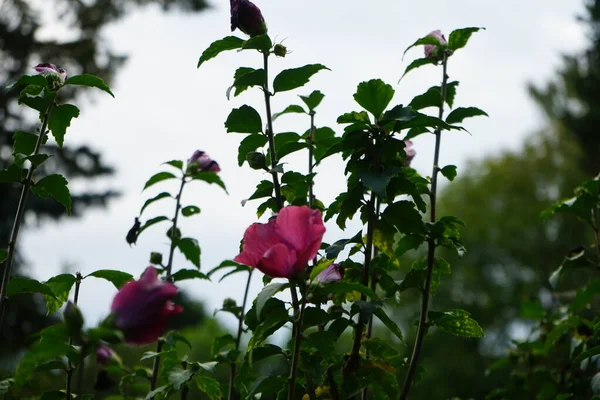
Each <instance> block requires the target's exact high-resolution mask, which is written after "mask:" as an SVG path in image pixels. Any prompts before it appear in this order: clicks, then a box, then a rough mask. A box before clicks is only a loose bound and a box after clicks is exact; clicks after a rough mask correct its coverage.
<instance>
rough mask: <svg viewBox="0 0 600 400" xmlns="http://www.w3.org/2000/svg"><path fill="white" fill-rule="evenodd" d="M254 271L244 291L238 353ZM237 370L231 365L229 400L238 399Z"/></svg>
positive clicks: (236, 339)
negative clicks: (236, 387) (235, 384)
mask: <svg viewBox="0 0 600 400" xmlns="http://www.w3.org/2000/svg"><path fill="white" fill-rule="evenodd" d="M253 271H254V270H253V269H251V270H250V272H249V273H248V281H247V282H246V290H245V291H244V300H243V301H242V310H241V311H240V318H239V322H238V331H237V336H236V338H235V350H236V351H238V350H239V349H240V342H241V340H242V333H243V332H244V315H245V312H246V303H247V302H248V293H249V292H250V282H252V272H253ZM235 370H236V363H235V362H232V363H231V375H230V376H229V396H228V399H229V400H235V399H237V393H236V391H235V386H234V383H235Z"/></svg>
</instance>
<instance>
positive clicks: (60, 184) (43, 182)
mask: <svg viewBox="0 0 600 400" xmlns="http://www.w3.org/2000/svg"><path fill="white" fill-rule="evenodd" d="M67 183H68V182H67V180H66V179H65V177H64V176H62V175H59V174H52V175H48V176H45V177H43V178H42V179H40V180H39V181H37V182H36V183H35V184H34V185H33V187H32V188H31V191H32V192H33V193H35V194H36V195H38V196H39V197H41V198H43V199H45V198H47V197H48V196H52V197H53V198H54V199H55V200H56V201H58V202H59V203H60V204H62V205H63V206H64V207H65V209H66V210H67V213H68V214H71V203H72V200H71V194H70V192H69V188H68V187H67Z"/></svg>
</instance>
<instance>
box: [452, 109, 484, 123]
mask: <svg viewBox="0 0 600 400" xmlns="http://www.w3.org/2000/svg"><path fill="white" fill-rule="evenodd" d="M480 115H483V116H486V117H488V116H489V115H488V114H487V113H486V112H485V111H483V110H481V109H479V108H477V107H459V108H457V109H456V110H453V111H452V112H451V113H450V114H449V115H448V116H447V117H446V122H447V123H449V124H457V123H461V122H463V120H464V119H465V118H470V117H477V116H480Z"/></svg>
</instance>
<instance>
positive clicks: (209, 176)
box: [192, 171, 227, 193]
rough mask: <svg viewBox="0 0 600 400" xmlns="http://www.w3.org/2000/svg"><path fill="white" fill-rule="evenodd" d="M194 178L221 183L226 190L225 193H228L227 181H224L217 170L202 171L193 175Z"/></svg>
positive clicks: (211, 182)
mask: <svg viewBox="0 0 600 400" xmlns="http://www.w3.org/2000/svg"><path fill="white" fill-rule="evenodd" d="M192 179H193V180H195V181H203V182H206V183H210V184H213V183H214V184H216V185H219V186H220V187H221V188H222V189H223V190H224V191H225V193H227V188H226V187H225V183H223V180H222V179H221V177H220V176H219V175H218V174H217V173H216V172H208V171H206V172H204V171H200V172H197V173H196V174H194V175H192Z"/></svg>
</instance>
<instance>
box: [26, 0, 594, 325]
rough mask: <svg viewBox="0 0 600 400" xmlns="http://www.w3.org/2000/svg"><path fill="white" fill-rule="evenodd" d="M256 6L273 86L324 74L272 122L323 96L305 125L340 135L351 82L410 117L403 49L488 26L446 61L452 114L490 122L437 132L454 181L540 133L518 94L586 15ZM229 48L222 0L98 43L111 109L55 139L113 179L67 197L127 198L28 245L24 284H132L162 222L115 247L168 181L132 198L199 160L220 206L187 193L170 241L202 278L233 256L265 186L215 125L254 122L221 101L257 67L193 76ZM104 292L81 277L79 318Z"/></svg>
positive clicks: (575, 4)
mask: <svg viewBox="0 0 600 400" xmlns="http://www.w3.org/2000/svg"><path fill="white" fill-rule="evenodd" d="M257 5H258V6H259V7H260V8H261V9H262V12H263V15H264V16H265V19H266V20H267V23H268V27H269V33H270V35H271V37H272V38H274V39H275V40H276V41H281V40H284V44H285V45H286V46H288V48H289V50H291V51H292V53H291V54H289V55H288V56H287V57H286V58H285V59H273V61H272V64H271V68H272V70H273V72H274V73H276V72H278V71H280V70H282V69H285V68H292V67H298V66H301V65H304V64H307V63H322V64H325V65H326V66H328V67H329V68H330V69H331V71H323V72H320V73H319V74H318V75H316V76H315V77H314V78H313V79H312V80H311V82H310V84H309V85H307V86H306V87H305V88H303V89H300V90H298V91H294V92H288V93H283V94H278V95H277V96H276V97H275V98H274V106H273V108H274V111H279V110H281V109H283V108H284V107H285V106H286V105H288V104H290V103H292V102H297V101H296V99H297V97H296V96H297V95H298V94H308V93H310V91H312V90H313V89H319V90H321V91H322V92H323V93H324V94H325V95H326V97H325V100H324V101H323V103H322V104H321V106H320V107H319V109H318V113H317V120H316V122H317V124H318V125H319V126H331V127H332V128H334V129H335V130H336V131H338V132H340V130H341V129H340V127H338V126H336V125H335V120H336V118H337V116H338V115H340V114H342V113H344V112H347V111H352V110H358V106H357V105H356V104H354V102H353V99H352V94H353V93H354V91H355V89H356V85H357V84H358V83H359V82H361V81H364V80H368V79H371V78H382V79H383V80H384V81H386V82H388V83H390V84H392V85H393V86H394V88H395V89H396V97H395V98H394V100H393V103H394V104H398V103H404V104H406V103H408V102H409V101H410V100H411V99H412V97H413V96H415V95H417V94H420V93H422V92H424V91H426V90H427V89H428V88H429V87H430V86H433V85H436V84H439V81H440V78H441V70H440V69H439V68H435V67H432V66H428V67H425V68H423V69H422V70H418V71H415V72H412V73H411V74H409V75H408V76H407V77H406V78H405V79H404V80H403V81H402V82H401V83H400V84H397V83H396V82H397V81H398V78H399V77H400V76H401V74H402V71H403V70H404V68H405V67H406V65H407V64H408V63H409V62H410V61H411V60H413V59H415V58H420V57H421V56H422V53H421V52H422V49H421V48H417V49H413V50H411V51H410V52H409V53H408V54H407V55H406V57H405V59H404V60H402V53H403V51H404V49H405V48H406V47H407V46H409V45H410V44H411V43H412V42H414V40H415V39H417V38H419V37H421V36H424V35H426V34H427V33H429V32H430V31H432V30H434V29H441V30H442V31H444V32H446V33H449V32H450V31H451V30H452V29H455V28H461V27H468V26H482V27H486V28H487V30H486V31H482V32H481V33H477V34H475V35H474V36H473V38H472V39H471V42H470V43H469V45H468V47H467V48H466V49H463V50H460V51H459V52H457V53H456V54H455V55H454V56H453V57H452V58H451V59H450V63H449V70H448V72H449V75H450V79H452V80H459V81H460V82H461V83H460V86H459V89H458V96H457V98H456V101H455V105H456V106H478V107H480V108H482V109H484V110H486V111H487V112H488V113H489V114H490V118H478V119H472V120H467V121H466V122H465V127H466V128H467V129H468V130H469V131H470V132H471V134H472V136H471V135H469V134H467V133H455V132H452V133H445V134H444V138H443V141H442V153H441V160H442V162H441V165H446V164H455V165H457V166H458V172H459V175H460V173H461V169H462V168H463V167H465V166H466V165H467V164H466V162H467V160H470V159H480V158H484V157H488V156H491V155H493V154H497V153H498V152H500V151H502V150H505V149H517V148H518V147H519V146H520V144H521V143H522V141H523V139H524V138H525V137H526V136H527V135H528V134H530V133H531V132H532V131H534V130H536V129H539V128H541V127H543V125H544V120H543V117H542V115H541V113H540V112H539V111H538V109H537V108H536V106H535V105H534V104H533V103H532V101H531V100H530V99H529V97H528V95H527V93H526V89H525V85H526V84H527V83H528V82H536V83H543V82H545V81H546V80H547V79H549V78H550V77H552V75H553V72H554V71H555V70H556V68H557V67H558V66H559V65H560V54H561V53H564V52H567V53H571V52H574V51H577V50H580V49H581V48H582V47H583V46H584V45H585V35H584V33H585V32H584V30H583V28H582V26H581V25H579V24H577V23H576V22H575V17H576V15H577V14H578V13H579V14H580V13H582V11H583V6H582V1H577V0H570V1H566V0H527V1H522V0H505V1H501V2H500V1H481V0H421V1H410V2H409V1H406V0H401V1H398V0H385V1H384V0H378V1H371V2H366V1H354V0H348V1H344V2H341V1H335V2H334V1H329V2H327V1H325V2H324V1H316V0H303V1H296V2H292V1H282V0H257ZM52 33H53V32H51V31H50V32H48V31H46V32H45V33H44V34H48V35H51V34H52ZM229 34H230V32H229V5H228V2H227V1H225V0H221V1H220V2H219V3H217V2H213V8H212V9H210V10H209V11H207V12H204V13H201V14H197V15H184V14H182V13H171V14H168V15H165V14H163V13H161V12H160V11H159V10H158V9H157V8H146V9H144V10H143V11H140V12H136V13H134V14H132V15H131V16H130V17H129V18H127V19H125V20H123V21H121V22H119V23H118V24H114V25H112V26H110V27H109V29H107V30H106V32H105V35H106V39H107V42H108V44H109V45H110V46H113V47H114V48H116V49H118V50H119V51H122V52H124V53H127V54H129V55H130V58H129V61H128V62H127V64H126V65H125V67H124V68H123V69H122V70H121V71H120V73H119V74H118V76H117V79H116V81H115V82H114V83H113V84H112V90H113V92H114V93H115V95H116V98H115V99H113V98H110V97H109V96H106V95H103V94H101V93H100V92H98V95H97V96H95V97H94V100H93V102H91V101H89V100H85V101H83V102H80V103H79V104H78V106H80V108H81V111H82V112H81V116H80V117H79V118H78V119H77V120H75V121H73V123H72V125H71V127H70V128H69V130H68V133H67V137H66V141H67V143H70V144H88V145H91V146H92V147H93V148H95V149H97V150H100V151H101V152H102V154H103V155H104V157H105V159H106V161H108V162H109V163H110V164H112V165H114V166H115V167H116V169H117V173H116V175H115V176H114V177H113V178H111V179H107V180H97V181H93V182H88V183H85V184H84V185H73V186H72V190H73V191H76V190H84V189H89V190H98V189H101V188H107V187H111V188H114V189H117V190H120V191H121V192H122V194H123V195H122V197H120V198H119V199H118V200H116V201H113V202H112V203H111V205H110V207H109V208H108V209H104V210H95V211H90V212H86V214H85V216H84V217H83V218H80V219H74V218H73V219H64V220H62V221H61V222H60V223H46V224H44V225H42V226H41V228H40V229H36V230H35V231H33V230H31V231H26V232H24V234H23V235H22V240H23V241H22V245H23V249H24V250H25V257H26V258H27V260H28V261H29V268H30V272H31V273H32V275H33V276H34V277H35V278H37V279H40V280H46V279H48V278H50V277H51V276H53V275H55V274H57V273H60V272H61V270H62V269H63V267H64V265H65V264H70V265H73V266H75V268H76V269H77V270H80V271H81V272H82V273H83V274H87V273H90V272H92V271H95V270H97V269H120V270H123V271H127V272H129V273H131V274H134V275H136V276H137V275H139V274H140V273H141V272H142V271H143V270H144V268H145V267H147V266H148V258H149V253H150V252H151V251H159V252H163V253H165V254H166V252H167V248H168V242H167V240H166V237H165V236H164V232H165V231H166V229H167V228H168V225H167V224H164V225H157V227H156V228H152V229H150V230H149V231H147V232H144V234H143V235H142V236H141V238H140V239H139V241H138V245H137V246H134V247H132V248H130V247H129V246H128V245H127V244H126V242H125V239H124V237H125V234H126V232H127V230H128V229H129V228H130V226H131V224H132V222H133V218H134V217H135V216H136V215H137V214H138V211H139V209H140V206H141V205H142V204H143V202H144V200H145V199H147V198H149V197H150V196H152V195H154V194H156V193H158V192H159V191H163V190H165V189H171V190H172V191H175V190H176V187H175V186H176V183H175V182H170V183H171V184H170V185H169V184H165V185H156V187H155V188H153V189H154V190H149V191H148V192H144V193H142V192H141V189H142V187H143V185H144V182H145V181H146V180H147V178H148V177H150V176H151V175H152V174H154V173H155V172H158V171H160V170H161V169H162V168H163V167H161V165H160V164H161V163H162V162H164V161H168V160H171V159H187V158H188V157H189V156H190V155H191V154H192V152H193V151H194V150H196V149H202V150H205V151H207V152H208V153H209V154H210V155H211V156H212V157H213V158H214V159H215V160H217V161H218V162H219V164H220V165H221V168H222V173H221V177H222V178H223V180H224V181H225V183H226V185H227V187H228V190H229V195H226V194H225V193H224V192H223V191H222V190H220V189H219V188H218V187H216V186H215V187H210V186H207V185H205V184H201V183H197V184H193V185H189V186H188V189H189V190H187V189H186V193H185V194H184V201H183V203H184V204H186V205H187V204H196V205H198V206H199V207H201V209H202V213H201V214H200V215H199V216H194V217H191V218H185V219H184V220H183V221H182V224H181V229H182V231H183V233H184V235H186V236H192V237H195V238H197V239H198V240H199V241H200V245H201V247H202V271H204V272H206V271H208V270H209V269H211V268H212V267H214V266H216V265H218V264H219V263H220V262H221V261H222V260H224V259H231V258H233V257H234V256H235V255H236V254H237V250H238V245H239V241H240V239H241V237H242V235H243V232H244V230H245V228H246V227H247V226H248V225H249V224H251V223H252V222H255V220H256V216H255V207H256V206H258V204H260V202H249V203H248V204H247V205H246V206H245V207H242V206H241V205H240V201H241V200H243V199H245V198H247V197H248V196H249V195H250V194H251V193H252V192H253V189H254V186H255V185H256V183H257V182H258V181H259V180H261V179H269V177H268V175H265V174H263V173H261V172H258V171H252V170H250V169H249V168H248V167H247V165H245V166H244V167H242V168H239V167H238V166H237V161H236V159H237V146H238V144H239V142H240V141H241V140H242V139H243V138H244V135H239V134H227V133H225V129H224V126H223V123H224V121H225V119H226V118H227V115H228V114H229V112H230V110H231V108H233V107H239V106H240V105H241V104H244V103H248V104H251V105H253V106H254V107H255V108H256V109H257V110H259V112H261V113H264V110H263V100H262V96H261V92H260V91H259V90H258V89H255V90H253V91H248V92H246V93H244V94H242V95H241V96H239V97H237V98H233V99H232V100H231V101H228V100H227V98H226V96H225V92H226V90H227V88H228V87H229V86H230V85H231V83H232V81H233V79H232V77H233V72H234V71H235V69H236V68H237V67H239V66H250V67H256V68H258V67H260V66H261V63H262V58H261V56H260V55H259V54H258V53H253V52H244V53H237V52H229V53H226V54H224V55H221V56H219V57H218V58H216V59H213V60H211V61H209V62H207V63H206V64H205V65H203V66H202V67H201V68H200V69H199V70H198V69H196V63H197V61H198V57H199V56H200V54H201V53H202V51H203V50H204V49H205V48H206V47H207V46H208V45H209V44H210V43H211V42H213V41H214V40H217V39H219V38H222V37H224V36H227V35H229ZM235 34H237V35H240V36H243V34H241V33H239V32H236V33H235ZM273 76H274V75H273ZM263 120H264V118H263ZM307 123H308V121H307V119H306V118H303V117H302V116H290V117H287V116H285V117H282V118H281V119H279V120H277V121H276V123H275V127H274V128H275V130H276V131H277V132H285V131H296V132H299V133H302V132H304V131H305V130H306V128H307ZM415 146H416V150H417V157H416V159H415V160H414V162H413V166H414V167H415V168H416V169H418V170H419V171H420V172H421V173H422V174H423V175H429V173H430V170H431V162H432V154H433V150H432V148H433V141H432V140H431V138H429V137H426V136H421V137H419V138H417V139H416V140H415ZM304 159H305V157H303V156H302V157H301V158H300V159H299V158H298V157H296V158H292V161H298V162H293V163H292V164H290V165H289V166H288V169H295V170H299V171H301V172H304V171H305V170H306V166H305V165H304V164H303V163H302V162H301V161H303V160H304ZM318 171H319V175H318V177H317V180H316V188H315V193H316V195H317V197H319V198H320V199H321V200H323V201H324V203H325V204H329V203H330V202H331V201H332V200H333V199H334V198H335V196H336V194H337V193H339V192H340V191H342V190H343V188H344V185H345V179H344V177H343V164H342V163H341V162H340V161H338V160H336V159H332V160H329V161H327V162H325V163H323V165H322V166H321V167H320V168H319V169H318ZM173 207H174V204H173V203H169V201H168V200H162V201H161V202H159V203H156V204H155V205H153V206H151V207H149V208H148V209H147V211H145V213H144V218H143V219H146V218H148V217H152V216H156V215H161V214H166V215H168V216H169V217H170V216H171V215H172V213H173ZM358 229H359V227H358V225H356V224H354V225H352V226H351V227H350V228H349V230H348V232H347V233H345V234H344V233H341V232H340V231H339V229H336V227H335V226H333V225H332V224H328V232H327V233H326V237H325V240H326V241H328V242H333V241H335V240H337V239H339V238H342V237H350V236H352V235H354V234H355V233H356V231H357V230H358ZM342 235H345V236H342ZM182 267H184V268H190V267H191V265H189V264H187V263H186V262H185V261H184V259H183V257H180V256H178V257H177V258H176V263H175V269H177V268H182ZM255 278H256V280H255V282H254V284H253V286H252V293H253V294H256V293H258V291H259V290H260V287H261V286H262V285H261V283H260V281H259V279H260V274H256V275H255ZM244 284H245V277H242V276H237V277H232V278H229V279H227V280H225V281H224V282H223V283H221V284H218V283H208V282H198V281H194V282H193V283H189V284H188V283H186V284H183V285H182V287H184V288H185V289H186V290H187V291H188V292H189V293H191V294H193V296H195V297H197V298H199V299H201V300H203V301H204V302H205V303H206V306H207V309H208V311H209V312H212V311H213V310H214V309H215V308H216V307H218V306H219V305H220V304H221V303H222V300H223V299H224V298H226V297H233V298H235V299H238V301H241V295H242V292H243V286H244ZM115 292H116V290H115V289H114V288H113V287H112V286H111V285H110V284H108V283H106V282H103V281H99V280H93V278H90V279H89V280H86V281H84V283H83V285H82V292H81V296H80V304H81V307H82V308H83V310H84V311H85V313H86V315H87V316H88V323H94V322H95V321H98V320H99V319H100V318H103V317H104V316H106V315H107V313H108V310H109V308H110V302H111V301H112V297H113V295H114V293H115ZM221 318H222V320H223V322H224V323H226V324H227V325H229V326H231V324H233V322H234V321H233V320H232V317H230V316H223V317H221Z"/></svg>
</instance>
